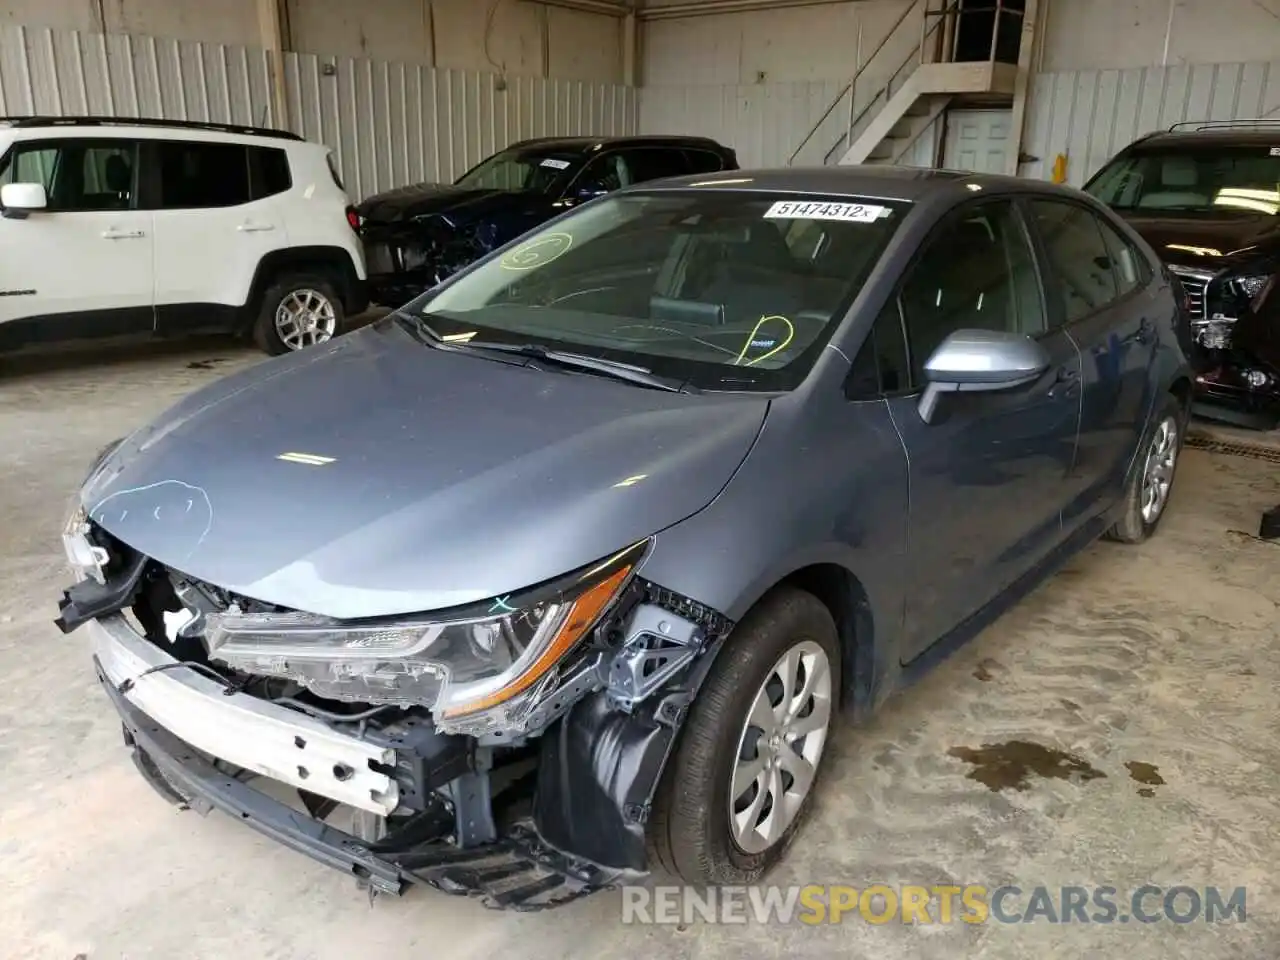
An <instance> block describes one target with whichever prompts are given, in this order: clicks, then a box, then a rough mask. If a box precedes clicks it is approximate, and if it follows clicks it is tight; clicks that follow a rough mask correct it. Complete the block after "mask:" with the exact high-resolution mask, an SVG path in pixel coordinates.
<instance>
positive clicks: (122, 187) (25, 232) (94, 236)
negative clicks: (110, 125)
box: [0, 137, 153, 346]
mask: <svg viewBox="0 0 1280 960" xmlns="http://www.w3.org/2000/svg"><path fill="white" fill-rule="evenodd" d="M7 183H39V184H42V185H43V186H44V188H45V192H46V194H47V195H48V198H49V205H48V207H47V208H46V209H45V210H43V211H35V212H32V213H31V214H30V215H29V216H27V217H26V218H24V219H12V218H4V219H0V341H3V342H5V343H6V344H11V345H14V346H18V345H22V344H23V343H29V342H37V341H41V340H63V339H71V338H80V337H100V336H115V335H119V334H129V333H138V332H149V331H150V330H151V328H152V322H153V318H152V277H153V272H152V271H153V264H152V249H153V237H152V230H151V226H152V225H151V214H150V213H148V212H146V211H144V210H139V209H138V144H137V142H136V141H133V140H128V139H117V138H101V139H91V138H78V137H69V138H59V139H41V140H28V141H18V142H16V143H15V144H14V145H13V146H12V147H11V148H10V149H9V151H8V153H7V154H5V156H4V157H3V158H0V184H7ZM14 321H26V322H24V323H22V324H21V325H18V324H16V323H14ZM10 323H14V325H12V326H8V324H10ZM6 327H7V328H6Z"/></svg>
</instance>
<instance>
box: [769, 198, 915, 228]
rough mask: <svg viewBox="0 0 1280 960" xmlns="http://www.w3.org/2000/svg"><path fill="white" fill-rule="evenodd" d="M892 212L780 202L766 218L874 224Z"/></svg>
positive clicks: (864, 206) (855, 205) (871, 206)
mask: <svg viewBox="0 0 1280 960" xmlns="http://www.w3.org/2000/svg"><path fill="white" fill-rule="evenodd" d="M890 212H891V211H890V210H889V208H888V207H881V206H878V205H876V204H869V203H826V202H823V201H810V200H779V201H778V202H777V203H775V204H774V205H773V206H771V207H770V208H769V209H768V210H766V211H765V214H764V215H765V217H766V218H768V219H773V220H847V221H850V222H852V223H874V222H875V221H877V220H879V219H880V218H881V217H887V216H888V215H889V213H890Z"/></svg>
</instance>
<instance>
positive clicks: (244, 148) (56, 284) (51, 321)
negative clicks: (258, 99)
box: [0, 117, 368, 354]
mask: <svg viewBox="0 0 1280 960" xmlns="http://www.w3.org/2000/svg"><path fill="white" fill-rule="evenodd" d="M357 224H358V219H357V218H356V214H355V210H354V209H353V208H352V207H351V206H350V203H349V201H348V199H347V195H346V191H345V190H344V189H343V186H342V182H341V181H340V180H339V178H338V175H337V172H336V170H335V169H334V166H333V160H332V156H331V154H330V152H329V150H328V148H327V147H324V146H321V145H318V144H313V143H307V142H306V141H304V140H302V139H301V138H299V137H297V136H295V135H294V134H291V133H285V132H281V131H278V130H262V129H258V128H254V127H234V126H226V125H221V124H206V123H185V122H184V123H176V122H173V121H159V120H132V119H115V118H105V117H57V118H52V117H26V118H16V119H7V120H5V119H0V352H3V351H5V350H11V349H16V348H20V347H24V346H29V345H33V344H39V343H45V342H49V341H54V340H71V339H84V338H98V337H114V336H123V335H129V334H140V333H152V334H157V335H160V336H175V335H181V334H185V333H196V332H214V331H232V332H237V333H246V334H247V333H252V335H253V337H254V339H255V340H256V342H257V343H258V345H259V346H260V347H262V349H264V350H266V351H267V352H268V353H273V354H278V353H286V352H288V351H290V350H298V349H301V348H303V347H307V346H311V345H312V344H316V343H321V342H323V341H325V340H328V339H329V338H331V337H333V336H334V335H335V334H336V333H338V332H339V331H340V329H341V326H342V322H343V319H344V317H345V316H349V315H352V314H355V313H359V312H360V311H362V310H364V309H365V307H366V306H367V303H368V300H367V294H366V293H365V268H364V254H363V251H362V248H361V245H360V241H359V238H358V237H357V235H356V232H355V227H356V225H357Z"/></svg>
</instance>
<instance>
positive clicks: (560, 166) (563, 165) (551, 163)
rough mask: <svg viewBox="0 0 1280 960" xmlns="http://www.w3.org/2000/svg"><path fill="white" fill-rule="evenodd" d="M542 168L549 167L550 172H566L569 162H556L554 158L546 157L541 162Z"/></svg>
mask: <svg viewBox="0 0 1280 960" xmlns="http://www.w3.org/2000/svg"><path fill="white" fill-rule="evenodd" d="M542 166H544V167H550V168H551V169H552V170H568V169H569V161H568V160H557V159H556V158H555V157H547V159H545V160H543V161H542Z"/></svg>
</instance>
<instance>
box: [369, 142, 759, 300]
mask: <svg viewBox="0 0 1280 960" xmlns="http://www.w3.org/2000/svg"><path fill="white" fill-rule="evenodd" d="M737 168H738V159H737V156H736V155H735V154H734V152H733V150H731V149H730V148H728V147H725V146H723V145H721V144H719V143H716V142H715V141H714V140H708V139H706V138H705V137H549V138H544V139H540V140H524V141H521V142H520V143H516V144H513V145H512V146H510V147H508V148H507V149H505V150H502V151H501V152H499V153H495V154H494V155H493V156H491V157H489V158H488V159H487V160H484V161H482V162H481V163H480V164H479V165H478V166H476V167H473V168H472V169H471V170H469V171H467V172H466V173H464V174H463V175H462V176H461V177H460V178H459V179H458V180H457V181H456V182H455V183H453V184H451V185H449V184H432V183H419V184H415V185H413V186H409V187H403V188H400V189H398V190H391V191H388V192H386V193H381V194H378V195H376V196H373V197H370V198H368V199H367V200H365V201H364V202H363V203H362V204H361V205H360V207H359V208H358V209H359V214H360V218H361V232H362V234H363V236H364V238H365V254H366V259H367V261H368V267H369V281H370V291H371V294H372V296H373V299H374V301H375V302H377V303H381V304H383V305H385V306H399V305H400V304H402V303H405V302H407V301H408V300H411V299H413V298H414V297H416V296H417V295H418V294H420V293H422V292H423V291H424V290H428V289H430V288H431V287H434V286H435V285H436V284H438V283H441V282H442V281H443V280H445V279H446V278H447V277H449V276H451V275H452V274H454V273H456V272H457V271H458V270H460V269H462V268H463V267H465V266H467V265H468V264H469V263H471V262H472V261H474V260H476V259H478V258H479V257H481V256H482V255H483V254H485V253H488V252H489V251H490V250H493V249H495V248H497V247H500V246H502V245H503V244H504V243H507V242H508V241H510V240H514V239H515V238H516V237H518V236H520V234H522V233H524V232H526V231H527V230H531V229H532V228H534V227H536V226H538V225H539V224H541V223H544V222H545V221H547V220H550V219H551V218H552V217H554V216H556V215H558V214H560V213H563V212H564V211H565V210H567V209H569V208H570V207H573V206H576V205H577V204H579V203H582V202H584V201H586V200H591V199H592V198H594V197H598V196H600V195H602V194H605V193H609V192H611V191H613V190H617V189H619V188H621V187H625V186H629V185H630V184H633V183H643V182H645V181H648V180H659V179H662V178H665V177H678V176H685V175H687V174H700V173H718V172H720V171H722V170H736V169H737Z"/></svg>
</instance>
